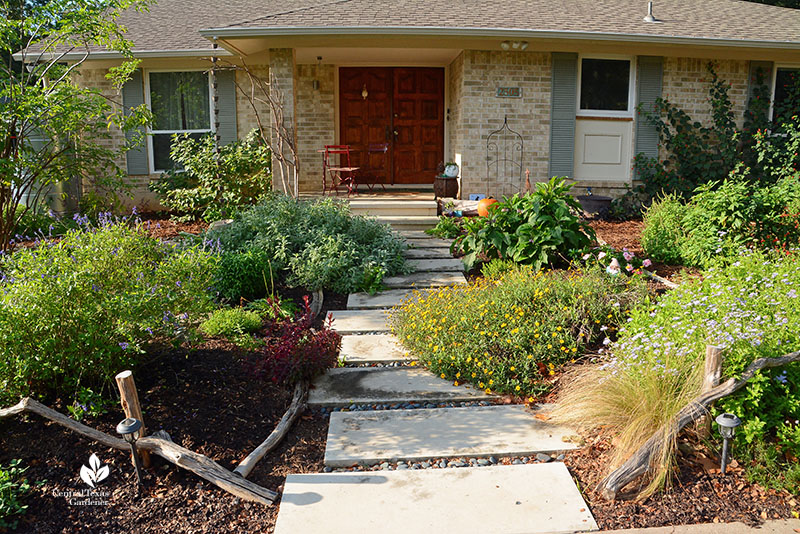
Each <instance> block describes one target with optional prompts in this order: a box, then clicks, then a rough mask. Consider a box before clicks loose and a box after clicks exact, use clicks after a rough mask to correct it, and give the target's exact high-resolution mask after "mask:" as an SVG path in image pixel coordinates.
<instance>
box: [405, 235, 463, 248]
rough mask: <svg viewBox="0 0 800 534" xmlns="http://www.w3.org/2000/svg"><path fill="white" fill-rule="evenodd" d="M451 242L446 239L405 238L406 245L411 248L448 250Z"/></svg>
mask: <svg viewBox="0 0 800 534" xmlns="http://www.w3.org/2000/svg"><path fill="white" fill-rule="evenodd" d="M452 243H453V242H452V241H450V240H447V239H439V238H438V237H434V238H427V239H425V238H419V239H417V238H406V245H408V246H409V247H411V248H447V249H449V248H450V245H451V244H452Z"/></svg>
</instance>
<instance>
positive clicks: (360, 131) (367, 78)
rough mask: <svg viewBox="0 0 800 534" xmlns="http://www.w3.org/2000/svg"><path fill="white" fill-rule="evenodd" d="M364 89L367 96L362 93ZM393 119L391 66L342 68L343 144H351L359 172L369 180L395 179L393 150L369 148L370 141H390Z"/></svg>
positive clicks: (386, 181)
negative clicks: (392, 163)
mask: <svg viewBox="0 0 800 534" xmlns="http://www.w3.org/2000/svg"><path fill="white" fill-rule="evenodd" d="M364 89H366V90H367V98H364V97H363V95H362V92H363V91H364ZM391 120H392V70H391V69H389V68H360V67H359V68H355V67H353V68H350V67H348V68H344V67H343V68H341V69H339V121H340V128H339V131H340V135H339V138H340V140H341V144H343V145H350V156H351V161H352V163H353V166H355V167H359V171H358V175H359V176H362V177H363V178H364V180H365V181H372V182H375V183H383V184H389V183H392V175H391V169H392V165H391V156H392V154H391V150H390V151H389V152H387V153H385V154H384V153H374V152H373V153H370V152H369V145H371V144H377V143H386V142H388V141H389V139H387V134H389V133H391Z"/></svg>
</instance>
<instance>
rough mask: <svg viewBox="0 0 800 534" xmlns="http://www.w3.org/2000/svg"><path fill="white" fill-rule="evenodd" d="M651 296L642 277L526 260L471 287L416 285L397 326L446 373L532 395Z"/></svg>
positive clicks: (396, 313)
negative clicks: (540, 266)
mask: <svg viewBox="0 0 800 534" xmlns="http://www.w3.org/2000/svg"><path fill="white" fill-rule="evenodd" d="M645 296H646V286H645V284H644V282H643V281H642V280H641V279H640V278H639V277H625V276H618V277H612V276H609V275H607V274H606V273H605V272H604V271H602V270H601V269H599V268H591V269H587V270H581V271H578V270H569V271H536V270H534V269H533V268H531V267H526V266H522V267H518V268H516V269H513V270H512V271H510V272H506V273H503V274H501V275H499V276H498V277H490V278H482V279H480V280H478V281H477V282H475V283H473V284H470V285H468V286H463V287H444V288H440V289H433V290H425V291H415V292H414V293H413V294H412V295H411V296H410V297H409V298H407V299H406V300H405V301H404V302H403V303H402V304H400V305H399V306H397V307H395V308H394V309H393V311H392V314H391V325H392V330H393V332H394V333H395V334H396V335H397V336H398V337H399V338H400V339H401V340H402V342H403V344H404V346H405V347H406V348H407V349H408V350H409V351H411V352H413V353H414V354H415V355H416V356H418V357H419V359H420V361H421V362H422V363H423V364H424V365H426V366H427V367H428V368H430V369H431V371H433V372H434V373H436V374H437V375H439V376H441V377H442V378H445V379H449V380H453V381H454V383H456V384H461V383H464V382H469V383H471V384H473V385H474V386H475V387H477V388H480V389H483V390H485V391H487V392H496V393H510V394H514V395H518V396H525V397H532V396H536V395H539V394H541V393H543V392H544V391H546V390H547V389H548V387H549V384H550V381H549V380H548V378H550V377H551V376H552V375H554V374H555V373H556V372H557V370H558V369H559V368H560V367H561V366H562V365H564V364H565V363H568V362H571V361H574V360H575V359H577V358H579V357H580V356H581V355H582V354H583V352H584V350H585V349H586V347H587V346H591V345H592V344H599V343H600V342H601V341H602V340H603V339H604V338H605V337H606V335H607V334H609V333H610V332H613V331H614V330H615V329H616V327H617V325H618V324H619V323H620V321H622V320H623V319H624V318H625V317H626V312H627V311H628V310H629V309H630V308H631V307H632V306H633V305H635V304H636V303H638V302H641V301H642V300H643V299H644V298H645Z"/></svg>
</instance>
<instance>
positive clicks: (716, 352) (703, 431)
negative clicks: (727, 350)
mask: <svg viewBox="0 0 800 534" xmlns="http://www.w3.org/2000/svg"><path fill="white" fill-rule="evenodd" d="M721 377H722V349H721V348H719V347H715V346H714V345H706V362H705V370H704V371H703V389H702V390H701V393H705V392H707V391H711V390H712V389H714V388H715V387H717V386H718V385H719V379H720V378H721ZM709 408H711V407H710V406H709ZM698 426H699V428H698V434H699V435H700V437H702V438H708V437H709V436H711V418H710V417H704V418H703V419H702V420H701V424H700V425H698Z"/></svg>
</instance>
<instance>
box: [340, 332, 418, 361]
mask: <svg viewBox="0 0 800 534" xmlns="http://www.w3.org/2000/svg"><path fill="white" fill-rule="evenodd" d="M339 354H340V355H341V356H343V357H344V359H345V362H346V363H390V362H400V361H411V360H415V359H416V358H412V357H410V356H406V352H405V351H404V350H403V346H402V345H401V344H400V341H399V340H398V339H397V338H396V337H394V336H392V335H390V334H377V335H347V336H343V337H342V350H341V352H340V353H339Z"/></svg>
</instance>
